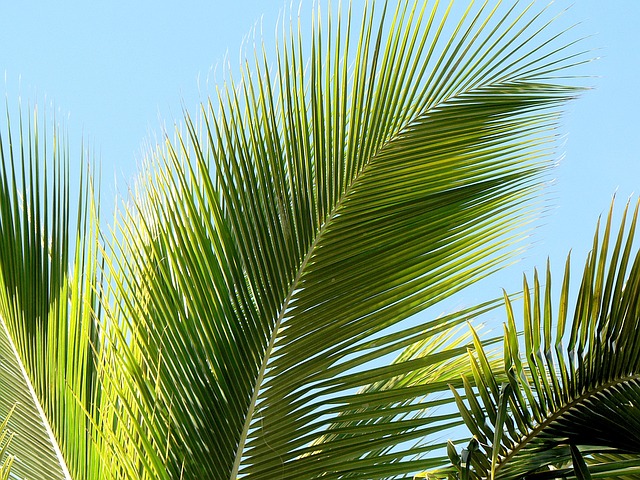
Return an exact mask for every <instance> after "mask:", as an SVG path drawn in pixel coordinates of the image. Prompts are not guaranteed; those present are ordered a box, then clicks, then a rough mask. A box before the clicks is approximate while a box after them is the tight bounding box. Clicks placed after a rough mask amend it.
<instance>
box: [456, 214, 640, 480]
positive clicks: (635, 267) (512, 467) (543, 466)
mask: <svg viewBox="0 0 640 480" xmlns="http://www.w3.org/2000/svg"><path fill="white" fill-rule="evenodd" d="M638 206H640V203H638V204H637V205H636V208H635V210H634V212H633V215H632V219H631V225H630V226H629V228H628V231H625V224H624V222H623V224H622V226H621V227H620V230H619V233H618V235H617V237H616V238H615V239H610V233H611V213H610V215H609V217H608V220H607V223H606V228H605V229H604V234H603V238H602V239H601V240H600V238H599V236H598V235H596V237H595V239H594V244H593V250H592V252H591V254H590V256H589V259H588V260H587V263H586V265H585V269H584V273H583V278H582V284H581V287H580V291H579V295H578V298H577V301H576V306H575V310H574V315H573V318H571V319H569V318H568V305H567V301H568V292H569V282H568V271H569V270H568V268H569V265H568V262H567V270H566V272H567V273H565V279H564V282H563V286H562V294H561V298H560V307H559V308H560V310H559V312H558V314H557V316H554V315H552V308H551V305H552V302H551V275H550V273H549V272H547V278H546V284H545V286H544V287H541V285H540V283H539V280H538V278H537V276H536V277H535V278H534V283H533V288H532V289H530V288H529V285H528V284H527V282H526V280H525V288H524V293H525V296H524V337H523V339H522V341H519V340H518V337H517V334H516V322H515V317H514V313H513V309H512V307H511V303H510V301H509V299H507V311H508V317H509V322H508V324H507V326H506V329H505V368H506V373H507V379H508V383H506V384H504V385H503V387H502V390H499V389H498V388H497V386H496V383H495V380H494V377H495V375H496V374H499V373H500V372H499V371H498V370H495V371H494V370H493V369H492V368H487V369H484V370H482V371H479V372H478V374H477V375H475V382H476V385H477V390H476V391H478V392H487V394H488V395H484V394H483V395H482V396H481V398H482V402H481V403H482V405H479V404H478V405H477V407H474V402H473V401H471V400H472V397H471V396H469V395H468V403H463V402H462V401H460V402H459V404H460V407H461V408H462V410H463V412H466V413H465V415H464V416H465V419H466V420H467V421H468V426H469V427H470V428H471V430H472V433H474V435H475V436H476V438H477V439H478V441H479V442H480V446H481V447H482V449H483V453H482V454H479V455H477V457H476V462H475V464H474V465H475V466H476V468H477V474H478V475H480V477H481V478H487V477H491V478H494V477H495V478H501V479H502V478H504V479H516V478H523V476H525V475H526V478H540V479H542V478H589V475H590V476H591V477H592V478H627V476H628V478H635V477H634V475H635V476H637V474H638V473H640V467H639V462H638V460H637V455H638V453H640V450H639V447H638V445H640V443H639V440H640V437H639V433H638V432H640V429H639V427H638V426H639V425H640V408H639V405H640V404H639V403H638V402H639V399H640V382H639V381H638V378H639V374H640V354H639V352H640V331H639V330H640V329H639V328H638V327H639V325H638V319H639V318H640V304H639V302H638V299H639V298H640V256H639V255H638V253H637V252H636V253H635V254H634V253H633V251H632V243H633V236H634V232H635V229H636V222H637V217H638ZM626 216H627V215H626V210H625V218H626ZM554 318H555V320H554ZM554 322H555V325H554ZM523 350H524V351H523ZM505 389H507V390H508V393H506V394H505V395H503V392H504V391H505ZM468 393H470V394H471V395H473V394H474V393H473V392H468ZM503 399H504V401H503ZM503 405H504V406H505V407H506V410H505V413H506V414H505V415H499V412H500V410H501V408H502V406H503ZM572 465H573V466H572ZM587 465H588V469H587ZM549 466H551V467H554V469H556V471H555V472H553V471H552V472H550V471H549V470H548V468H547V467H549ZM574 470H575V471H574Z"/></svg>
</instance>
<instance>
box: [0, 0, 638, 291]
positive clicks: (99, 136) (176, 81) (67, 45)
mask: <svg viewBox="0 0 640 480" xmlns="http://www.w3.org/2000/svg"><path fill="white" fill-rule="evenodd" d="M296 3H297V2H296ZM361 3H362V1H359V0H354V1H353V8H354V10H358V9H359V8H360V7H359V5H360V4H361ZM459 3H460V4H466V3H467V2H466V1H464V0H461V1H460V2H459ZM506 3H507V4H510V2H509V1H507V2H506ZM523 3H526V2H523ZM540 3H541V4H545V5H546V4H547V0H544V1H541V2H540ZM570 4H571V2H569V1H564V0H561V1H557V2H556V6H555V7H553V8H554V9H556V10H558V11H560V10H562V9H563V8H564V7H567V6H569V5H570ZM283 5H284V3H283V2H281V1H265V0H263V1H256V0H234V1H231V2H229V1H221V0H215V1H208V2H205V1H195V0H186V1H183V2H180V3H176V2H163V1H154V2H151V1H148V0H144V1H137V2H91V3H89V2H80V1H63V2H4V5H3V6H2V11H1V13H0V74H3V75H4V80H3V81H4V89H5V91H6V93H7V97H8V100H9V104H10V105H11V104H14V105H15V102H17V99H18V97H21V98H22V102H23V104H26V103H28V102H30V103H31V104H33V103H36V102H37V103H38V104H39V105H41V106H42V105H54V107H53V109H54V110H55V112H56V115H57V117H58V118H59V119H62V120H64V123H65V124H66V127H67V130H68V132H69V137H70V142H71V149H72V153H73V154H75V153H77V152H78V151H79V148H80V147H79V145H80V142H81V140H82V139H83V138H84V140H85V141H88V142H89V143H90V144H91V146H92V147H93V148H94V149H95V151H96V152H97V154H98V157H99V158H100V161H101V164H102V176H103V178H102V190H103V195H104V196H105V197H106V198H105V200H106V201H107V202H110V201H111V198H110V197H112V196H113V195H114V193H115V191H116V189H118V190H119V191H122V190H126V184H127V183H128V182H129V181H130V180H131V179H132V178H133V176H134V174H135V172H136V164H137V162H139V161H140V160H141V158H142V146H143V144H144V142H145V140H146V139H149V138H153V136H154V135H157V134H160V133H161V132H162V126H163V125H166V126H167V127H168V128H169V129H170V128H171V125H172V124H173V122H174V121H175V120H176V119H180V117H181V110H182V108H183V106H184V107H186V108H187V109H188V110H189V111H191V112H193V111H195V110H196V108H197V104H198V102H199V101H200V100H204V99H205V97H206V94H207V92H213V91H214V89H213V84H214V83H215V81H216V79H217V80H220V79H221V74H220V70H221V69H220V68H218V69H217V70H216V66H220V65H221V64H222V63H223V61H224V59H225V58H227V59H228V60H229V62H230V63H231V65H232V67H235V66H237V65H238V60H239V52H240V47H241V45H242V43H243V41H245V40H246V38H247V35H248V34H249V33H250V31H251V29H252V27H254V26H257V29H258V31H259V30H260V26H262V31H263V34H264V37H265V39H266V40H267V41H268V42H269V41H271V40H272V39H273V38H274V31H275V25H276V21H277V19H278V15H279V13H280V12H281V11H282V10H283ZM304 5H305V8H304V9H303V10H302V12H301V14H302V18H303V22H304V23H303V24H304V25H308V20H307V19H308V18H309V12H310V9H311V6H312V0H304ZM638 21H640V2H638V1H637V0H616V1H615V2H604V1H602V0H577V1H576V2H575V5H573V6H572V7H571V8H570V10H569V11H568V12H567V13H566V14H565V15H564V17H563V19H562V20H561V22H560V25H562V24H567V25H568V24H570V23H576V22H582V23H581V25H579V27H578V28H577V30H576V31H577V32H578V33H579V34H580V35H589V34H592V35H593V36H591V37H589V38H588V39H586V40H585V41H584V47H585V48H587V49H592V50H593V51H594V52H593V56H599V57H601V58H600V59H599V60H598V61H596V62H592V63H590V64H589V66H587V67H586V69H583V72H586V73H589V74H591V75H594V78H593V79H592V80H590V83H592V84H593V86H594V87H595V88H594V90H593V91H590V92H587V93H585V94H584V95H583V97H582V98H581V99H579V100H578V101H576V102H574V103H573V104H571V105H570V106H569V108H568V112H567V115H566V116H565V117H564V121H563V123H562V129H561V131H560V133H562V134H563V135H566V138H565V143H564V148H563V154H564V158H563V160H562V161H561V162H560V164H559V166H558V168H557V169H556V170H555V172H554V176H555V177H556V181H555V182H554V184H553V186H552V187H551V190H550V194H549V195H550V197H551V198H552V199H553V200H552V204H553V206H554V208H553V209H552V210H550V211H549V212H548V213H547V214H546V215H545V217H544V219H543V222H542V223H541V224H540V226H539V227H538V228H537V229H536V232H535V236H534V238H533V241H534V244H533V246H532V248H531V249H530V250H529V251H528V253H527V254H526V256H525V259H524V261H523V262H522V263H520V264H518V265H517V266H515V267H514V268H512V269H510V270H509V271H508V272H506V273H505V274H503V275H502V276H501V277H500V278H499V279H498V280H497V282H505V283H512V282H516V285H514V286H513V288H515V287H517V285H518V284H519V283H520V276H521V272H522V271H528V270H530V269H531V267H532V266H533V265H538V266H540V267H543V266H544V263H545V261H546V257H547V255H549V256H550V257H551V259H552V261H553V263H554V265H555V267H556V270H559V269H560V268H561V267H562V263H563V262H564V258H565V256H566V254H567V252H568V251H569V249H571V248H573V256H574V259H575V260H576V261H577V262H578V263H581V262H582V259H583V258H584V257H585V255H586V252H587V251H588V249H589V247H590V243H591V238H592V234H593V229H594V226H595V221H596V219H597V216H598V215H599V214H600V213H602V212H605V211H606V210H607V208H608V205H609V202H610V199H611V196H612V194H613V193H614V192H616V191H617V195H618V199H619V202H618V203H619V204H622V203H623V202H624V201H625V200H626V199H627V198H628V197H629V196H630V195H632V194H634V193H635V194H638V193H639V192H640V188H639V184H640V132H639V122H638V112H640V89H639V88H638V87H637V78H638V74H639V73H640V37H639V36H638V35H637V24H638ZM596 49H597V50H596ZM48 108H51V107H48ZM116 184H117V185H116ZM503 286H506V287H508V285H503ZM488 288H489V289H490V293H489V295H490V296H494V295H496V294H499V291H498V290H497V286H496V287H495V290H494V287H493V286H492V287H488Z"/></svg>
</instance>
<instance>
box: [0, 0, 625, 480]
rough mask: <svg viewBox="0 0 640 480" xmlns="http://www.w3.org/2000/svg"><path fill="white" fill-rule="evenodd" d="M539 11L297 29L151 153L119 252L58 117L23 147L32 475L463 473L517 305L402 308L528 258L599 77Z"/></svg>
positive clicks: (22, 399) (4, 338) (22, 282)
mask: <svg viewBox="0 0 640 480" xmlns="http://www.w3.org/2000/svg"><path fill="white" fill-rule="evenodd" d="M534 10H535V8H534V6H533V4H532V5H529V6H524V7H523V8H522V11H520V10H518V9H517V8H516V6H513V7H506V8H505V7H501V6H500V5H499V2H497V3H496V4H495V8H494V6H490V5H489V2H485V3H484V4H482V5H480V6H478V7H474V6H470V7H469V8H468V9H467V10H465V11H462V12H461V17H460V18H459V19H458V18H454V15H453V14H452V12H453V11H454V7H453V4H450V5H448V6H440V5H439V4H438V2H436V3H435V4H434V5H431V4H428V3H427V2H423V1H415V2H414V1H409V0H402V1H400V2H397V8H396V9H395V10H393V9H392V7H391V6H390V5H389V4H388V3H382V4H375V3H374V2H368V3H366V9H365V13H364V14H363V16H362V17H361V18H360V19H359V20H356V18H355V17H356V16H355V14H353V13H352V12H351V10H350V9H348V10H346V11H343V10H339V13H338V18H336V16H335V14H334V15H333V16H331V15H329V16H328V17H327V22H326V26H325V24H323V22H322V21H321V19H320V15H318V16H317V19H316V21H315V23H314V27H313V33H312V38H311V41H310V42H309V43H308V44H307V43H305V42H304V41H303V39H302V38H301V37H300V35H299V33H298V34H296V33H295V32H293V31H292V32H289V33H285V34H284V36H283V40H282V42H281V43H279V45H278V47H277V49H276V52H275V63H274V64H273V65H272V64H271V60H269V58H268V57H267V55H266V53H264V51H259V52H256V54H255V57H254V62H252V63H253V64H252V65H246V66H245V67H244V68H243V69H242V73H241V79H240V81H238V82H235V81H233V80H229V81H228V83H227V84H226V85H224V86H222V87H220V90H219V92H218V98H217V100H215V101H213V100H212V101H210V102H209V103H208V104H206V105H204V106H203V108H202V112H201V116H200V117H198V118H197V119H195V118H194V117H191V116H189V115H188V114H185V124H184V126H183V127H182V128H178V129H177V131H176V134H175V137H174V138H173V140H171V139H169V138H167V141H166V142H165V144H163V145H160V146H158V147H157V148H156V149H154V150H152V151H150V152H149V155H148V158H147V159H146V164H145V166H144V171H143V173H142V175H141V177H140V181H139V183H138V184H137V185H136V187H135V189H134V190H133V191H132V192H131V198H130V199H129V200H128V201H127V202H126V203H125V204H124V205H123V207H122V208H121V209H120V212H119V215H118V217H117V219H116V221H115V222H116V223H115V225H113V231H112V233H113V239H111V240H108V241H104V240H103V236H102V233H101V231H100V228H99V226H100V222H99V219H98V211H99V207H98V205H97V202H96V201H95V198H97V197H96V196H95V195H94V192H93V191H92V180H91V177H90V176H89V175H87V174H83V177H82V178H81V179H80V191H79V194H78V198H79V200H78V204H79V207H78V210H77V217H76V219H75V220H74V218H73V217H74V215H73V214H72V213H71V212H72V206H71V203H72V202H70V197H71V194H70V186H69V185H70V182H69V176H70V174H69V168H70V167H69V160H68V156H69V153H68V147H67V146H66V141H65V140H64V139H62V138H61V136H60V135H59V133H58V130H55V131H54V132H53V135H52V139H53V141H49V140H47V139H48V138H49V137H48V135H47V132H43V131H42V130H41V129H39V127H38V124H37V121H34V122H33V123H31V122H30V123H28V124H27V125H26V127H25V128H24V129H23V126H22V124H20V129H19V132H18V133H17V135H13V134H12V132H11V131H10V132H9V133H8V136H7V137H3V138H1V139H0V153H1V155H2V158H1V160H2V170H1V171H0V215H1V216H0V323H1V327H2V328H0V355H2V368H1V369H0V382H1V385H2V386H3V388H4V386H7V385H8V386H9V387H8V388H7V390H9V391H11V392H12V393H11V395H0V417H1V418H3V419H6V418H7V416H8V414H9V412H10V410H11V408H13V406H14V405H15V411H14V413H13V414H12V415H11V416H10V418H9V419H8V423H7V428H8V429H9V430H10V431H11V432H13V433H14V436H13V438H12V441H11V443H10V446H9V447H8V453H10V454H11V455H13V456H14V458H15V460H14V461H13V464H12V466H11V474H12V475H16V476H18V477H19V478H43V479H49V478H51V479H58V478H78V479H85V478H86V479H89V478H92V479H102V478H127V479H135V478H139V479H154V480H155V479H167V480H168V479H202V478H207V479H230V480H235V479H236V478H239V477H247V478H254V479H261V478H263V479H269V480H271V479H273V478H278V479H287V478H295V479H310V478H320V477H322V478H327V479H329V478H366V479H371V478H398V477H403V476H405V477H406V475H411V474H412V473H413V472H415V471H419V470H422V469H425V468H431V467H433V466H436V465H439V464H441V463H442V462H443V458H442V457H443V456H444V452H445V451H446V449H447V445H446V444H445V443H444V438H445V437H444V435H445V432H456V430H455V427H457V426H459V425H460V423H461V420H460V418H459V417H458V416H457V415H454V414H453V410H452V408H453V407H454V406H455V403H456V400H459V399H460V398H459V396H458V397H456V395H455V394H454V393H452V392H451V390H450V387H449V386H450V385H453V386H454V387H459V388H466V390H467V391H468V392H470V391H472V390H473V386H472V384H471V383H470V382H469V381H465V380H460V378H462V374H463V373H465V372H469V371H472V372H476V373H477V374H478V375H480V373H479V372H485V373H487V372H493V371H494V370H495V369H496V368H497V365H496V364H495V362H494V361H492V360H490V359H487V358H486V356H484V355H483V354H482V353H479V355H480V361H476V360H475V358H474V357H469V356H468V355H467V351H468V350H469V349H470V348H472V349H476V350H479V352H482V349H481V348H480V347H481V346H482V345H481V343H480V342H479V340H478V339H477V337H473V338H470V337H469V336H467V335H465V334H463V333H461V332H460V330H459V328H460V326H462V325H464V322H465V321H467V320H468V319H469V318H471V317H473V316H475V315H477V314H479V313H481V312H485V311H488V310H490V309H492V308H495V307H496V306H497V305H498V302H488V303H486V304H482V305H480V306H478V307H473V308H469V309H467V310H463V311H460V312H457V313H454V314H450V315H445V316H441V317H438V318H435V319H427V320H424V321H422V323H421V324H418V325H415V324H411V323H409V322H407V323H403V321H404V320H406V319H407V318H408V317H410V316H411V315H413V314H415V313H417V312H420V311H423V310H425V309H427V308H429V307H432V306H435V305H437V304H438V302H440V301H441V300H443V299H446V298H448V297H449V296H451V295H452V294H454V293H456V292H459V291H461V290H462V289H463V288H465V287H466V286H468V285H471V284H472V283H474V282H476V281H478V280H480V279H482V278H484V277H486V276H487V275H489V274H491V273H492V272H493V271H495V270H497V269H499V268H501V267H502V266H503V265H505V264H506V263H507V262H508V261H511V260H512V259H513V258H514V257H515V256H516V255H517V254H518V252H519V251H520V249H521V248H522V247H523V242H522V240H523V239H524V238H525V237H526V236H527V234H528V232H527V230H526V228H527V225H528V224H529V222H531V221H532V220H533V219H534V218H535V216H536V214H537V213H539V212H540V210H541V209H542V208H543V206H544V203H543V201H542V200H540V190H541V189H542V187H543V185H544V182H545V180H546V172H547V170H548V168H549V167H550V166H551V165H552V163H553V155H554V151H555V150H554V149H555V147H556V138H555V137H556V133H555V132H556V130H555V129H556V126H557V121H558V117H559V114H560V111H561V108H562V106H563V104H564V103H565V102H566V101H567V100H569V99H571V98H573V97H574V96H575V95H576V94H577V92H578V91H579V89H577V88H574V87H569V86H567V85H566V84H565V80H563V79H562V76H563V75H565V72H566V71H567V69H568V68H569V67H572V66H573V65H575V64H577V63H580V62H582V61H583V55H582V54H580V53H574V49H573V48H570V47H572V44H571V43H569V45H566V43H563V40H562V39H563V38H564V37H563V36H562V34H559V35H553V34H547V33H546V32H548V31H551V29H550V25H551V24H552V21H547V20H546V17H547V12H546V10H542V11H534ZM356 23H360V27H359V29H358V27H356V26H355V25H356ZM305 45H309V50H310V53H309V56H307V53H306V50H305ZM307 59H308V60H307ZM9 123H10V122H9ZM579 338H582V337H579ZM573 342H574V344H576V341H575V340H573ZM577 344H579V345H581V344H580V343H579V342H578V343H577ZM509 345H510V344H509ZM393 358H395V360H390V359H393ZM476 376H477V375H476ZM477 381H478V380H476V382H477ZM491 387H492V390H491V392H490V393H487V394H486V395H485V397H486V398H487V399H489V398H491V395H498V397H499V395H500V392H499V390H498V388H499V387H497V386H495V385H493V384H492V385H491ZM511 388H512V391H514V392H516V391H518V390H517V389H515V388H513V387H511ZM549 388H550V387H549ZM504 392H507V391H506V390H505V391H504ZM485 397H483V398H485ZM498 397H496V398H498ZM507 398H509V399H510V398H511V397H510V396H508V395H507V393H503V396H502V400H501V402H502V403H504V402H506V400H505V399H507ZM473 409H474V412H473V413H474V414H475V413H477V411H478V409H477V408H476V405H474V406H473ZM504 417H505V415H504V408H503V409H502V410H501V411H500V412H499V415H497V417H496V418H500V419H501V418H504ZM505 423H506V424H509V417H507V418H506V419H505ZM514 428H515V427H514ZM452 429H453V430H452ZM453 435H456V434H455V433H453ZM494 437H495V436H494ZM492 438H493V437H492ZM496 438H498V440H499V441H500V442H504V441H506V438H508V437H507V435H506V434H505V435H504V436H503V437H502V438H500V437H499V436H498V437H496ZM449 451H450V452H451V448H449ZM609 453H611V452H599V454H601V455H604V454H609ZM613 453H615V454H616V455H625V454H626V452H618V451H616V452H613ZM573 454H574V456H575V455H577V454H576V449H575V448H574V449H573ZM578 454H580V455H584V456H585V459H586V462H588V463H591V461H592V459H595V458H596V453H595V452H594V453H591V452H584V451H582V453H578ZM619 465H623V462H622V460H620V463H619ZM589 468H590V471H591V472H592V476H593V472H594V468H595V467H592V466H591V465H590V467H589ZM0 471H1V470H0Z"/></svg>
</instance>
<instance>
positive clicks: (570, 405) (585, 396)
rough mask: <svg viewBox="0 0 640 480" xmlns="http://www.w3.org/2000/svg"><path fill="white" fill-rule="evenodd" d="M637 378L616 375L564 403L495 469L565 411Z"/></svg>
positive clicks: (498, 466)
mask: <svg viewBox="0 0 640 480" xmlns="http://www.w3.org/2000/svg"><path fill="white" fill-rule="evenodd" d="M635 380H640V373H636V374H634V375H630V376H623V377H616V378H614V379H612V380H609V381H608V382H606V383H603V384H601V385H598V386H597V387H596V388H594V389H592V390H588V391H586V392H585V393H583V394H582V395H580V396H578V397H576V398H575V399H574V400H572V401H571V402H569V403H567V404H566V405H564V406H563V407H562V408H560V409H558V410H557V411H556V412H554V413H552V414H551V415H549V416H548V417H547V418H546V419H545V420H544V421H543V422H541V423H540V424H539V425H538V426H537V427H535V428H533V429H532V430H531V431H530V432H529V433H528V434H526V435H525V436H524V437H522V440H521V441H520V442H518V445H517V446H516V447H515V448H514V449H512V450H511V451H510V452H509V453H508V454H507V455H506V456H504V457H502V460H501V461H500V463H499V464H498V465H497V467H496V469H495V471H496V472H498V471H499V470H500V469H501V468H502V467H503V466H505V465H506V464H508V463H509V461H510V460H511V459H513V458H514V457H515V456H516V455H517V454H518V452H520V451H521V450H522V449H523V448H525V447H526V446H527V445H528V444H529V443H530V442H532V441H533V440H534V439H535V438H536V437H537V436H538V435H539V434H540V433H541V432H543V431H544V429H545V428H547V427H549V426H550V425H551V424H552V423H553V422H555V421H556V420H558V419H560V418H561V417H562V416H563V415H564V414H565V413H567V412H568V411H569V410H571V409H572V408H573V407H575V406H576V405H580V404H581V403H582V402H584V401H586V400H587V399H589V398H591V397H593V396H595V395H597V394H599V393H601V392H603V391H606V390H607V389H609V388H611V387H615V386H617V385H622V384H626V383H629V382H633V381H635ZM493 448H499V446H496V445H494V446H493Z"/></svg>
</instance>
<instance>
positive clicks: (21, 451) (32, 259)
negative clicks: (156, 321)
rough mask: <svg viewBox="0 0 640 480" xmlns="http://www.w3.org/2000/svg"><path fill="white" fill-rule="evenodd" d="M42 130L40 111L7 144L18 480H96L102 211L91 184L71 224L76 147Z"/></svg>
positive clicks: (3, 243) (0, 307)
mask: <svg viewBox="0 0 640 480" xmlns="http://www.w3.org/2000/svg"><path fill="white" fill-rule="evenodd" d="M38 122H39V116H38V114H37V111H36V112H35V113H34V117H33V121H29V122H28V123H27V124H26V125H23V123H22V119H21V120H20V128H19V132H18V133H17V134H12V132H11V130H10V129H9V132H8V135H7V137H6V138H2V137H0V157H1V158H0V159H1V161H2V170H1V171H0V324H1V325H0V354H1V355H2V364H3V368H2V369H1V370H0V382H1V384H2V385H3V392H4V391H8V392H11V394H10V395H5V394H3V395H0V416H2V418H6V415H7V414H8V412H9V411H10V410H11V409H14V413H13V414H12V415H11V417H10V419H9V421H8V428H9V429H10V430H11V431H12V432H14V434H15V435H14V438H13V440H12V442H11V445H10V448H9V450H10V452H11V453H12V454H13V455H14V456H15V460H14V462H13V467H12V473H13V474H15V475H19V476H20V477H24V478H42V479H49V478H51V479H58V478H70V475H71V474H72V475H73V476H74V477H77V478H87V475H88V472H89V471H91V470H92V469H96V470H95V471H96V472H97V471H99V470H97V469H98V466H97V464H96V463H95V460H96V458H95V455H97V453H96V450H95V449H94V445H95V442H96V440H95V439H94V438H93V436H94V432H93V429H92V425H91V422H90V421H89V417H88V416H87V413H88V412H91V414H96V412H95V411H94V408H97V402H96V398H97V390H96V382H97V377H96V371H95V364H94V352H95V348H96V345H97V342H96V339H97V335H98V334H97V324H96V322H95V319H94V313H95V312H96V311H97V309H98V299H97V290H96V285H97V284H98V277H99V273H98V272H99V265H98V264H97V262H98V258H99V256H98V252H97V245H98V242H97V220H96V213H95V212H96V205H95V204H94V203H93V200H92V199H93V193H92V192H91V191H90V186H91V184H90V181H89V180H88V178H87V177H85V178H84V179H81V185H82V187H81V190H80V192H79V209H78V217H77V220H76V221H74V220H73V219H72V213H71V208H70V201H69V197H70V187H69V159H68V154H69V153H68V147H67V146H66V144H65V139H64V138H63V136H62V135H60V133H59V130H58V129H57V127H54V132H53V135H52V137H51V138H49V137H48V134H47V131H46V127H41V126H40V125H39V123H38ZM8 124H9V125H10V122H8ZM9 128H10V127H9ZM74 234H77V236H74ZM71 265H73V267H72V266H71ZM5 389H6V390H5Z"/></svg>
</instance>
